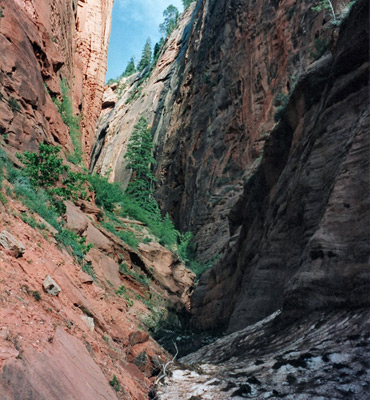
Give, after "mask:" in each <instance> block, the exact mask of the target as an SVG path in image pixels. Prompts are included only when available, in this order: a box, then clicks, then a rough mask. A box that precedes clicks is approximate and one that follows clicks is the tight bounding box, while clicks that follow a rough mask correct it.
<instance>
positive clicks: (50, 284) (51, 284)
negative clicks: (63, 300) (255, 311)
mask: <svg viewBox="0 0 370 400" xmlns="http://www.w3.org/2000/svg"><path fill="white" fill-rule="evenodd" d="M42 287H43V288H44V290H45V292H46V293H48V294H50V295H51V296H58V294H59V293H60V292H61V290H62V289H61V288H60V286H59V285H58V284H57V283H56V282H55V281H54V279H53V278H52V277H51V276H50V275H47V276H46V278H45V279H44V282H43V283H42Z"/></svg>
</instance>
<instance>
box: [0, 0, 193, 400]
mask: <svg viewBox="0 0 370 400" xmlns="http://www.w3.org/2000/svg"><path fill="white" fill-rule="evenodd" d="M112 3H113V0H108V1H94V0H84V1H83V0H81V1H80V0H79V1H39V0H31V1H29V0H27V1H23V0H16V1H13V0H3V1H1V2H0V10H1V13H0V48H1V52H0V134H1V137H0V399H1V400H19V399H26V398H27V399H35V400H36V399H37V400H40V399H45V400H52V399H55V400H57V399H58V400H59V399H61V398H63V399H86V400H91V399H127V400H128V399H135V400H138V399H139V400H140V399H145V398H147V393H148V392H149V391H150V387H151V385H152V381H153V380H154V379H155V378H153V376H155V375H156V374H158V373H159V372H160V370H161V368H162V364H163V363H164V362H166V360H167V359H168V357H169V356H168V354H167V353H166V352H165V351H164V350H163V348H161V347H160V346H159V345H158V344H157V343H155V342H154V340H152V339H151V338H150V337H149V335H148V333H147V331H148V329H149V328H153V327H154V326H155V325H156V324H157V323H158V321H159V320H160V319H161V318H162V317H163V318H166V316H167V315H168V311H167V310H168V309H171V310H176V311H179V312H181V311H182V310H185V309H186V308H188V307H189V305H190V299H189V295H190V293H191V290H192V286H193V280H194V274H193V273H191V272H190V271H189V270H187V269H186V268H185V267H184V265H183V264H182V263H181V262H180V261H179V260H178V258H177V257H176V256H175V255H174V254H173V253H171V252H170V251H169V250H168V249H166V248H164V247H163V246H161V245H159V244H158V243H157V242H156V241H155V238H154V237H152V236H151V234H150V232H148V231H147V229H146V227H145V226H143V224H142V223H140V222H138V221H134V220H129V219H127V218H126V219H122V218H118V219H116V220H115V222H114V224H113V225H114V228H116V229H117V231H119V232H122V231H123V232H126V233H128V234H131V235H132V234H134V235H136V237H137V238H140V240H139V242H140V243H139V244H138V246H137V247H135V246H134V247H135V248H133V247H130V246H128V245H127V244H126V243H125V242H124V241H123V240H122V239H120V237H119V236H120V235H119V234H118V233H117V234H112V233H111V232H109V231H107V230H106V229H104V227H103V225H102V218H103V212H102V211H101V210H100V209H98V208H97V207H96V205H95V204H94V202H93V195H92V194H91V193H89V197H88V199H86V200H78V201H77V200H75V201H74V202H67V203H65V205H66V212H65V214H64V215H63V218H64V219H62V218H59V219H58V224H59V226H60V227H62V226H63V230H68V232H69V234H71V232H73V233H75V234H76V235H77V236H75V238H77V239H78V240H82V241H86V244H87V245H89V246H92V249H89V247H88V248H86V249H85V250H86V251H87V250H89V251H88V252H87V254H86V255H85V256H83V255H81V254H80V255H79V256H76V254H75V256H74V257H72V255H71V254H73V251H72V248H71V246H70V245H68V244H67V245H66V244H64V245H61V242H63V240H61V238H60V237H58V235H59V234H61V233H63V231H62V230H59V232H58V231H57V230H56V229H55V228H54V227H53V226H51V225H50V224H49V223H47V222H46V221H45V220H44V219H42V218H41V217H40V216H39V215H38V213H37V207H34V208H33V211H32V209H31V208H30V207H28V206H26V205H24V204H27V201H24V199H25V197H22V194H19V192H17V193H16V189H15V187H16V186H17V185H18V186H19V185H20V186H21V187H22V188H21V189H20V190H21V191H22V190H23V193H24V192H25V191H27V190H29V186H27V185H29V184H28V183H27V182H26V181H25V179H24V177H21V176H20V175H19V172H18V173H16V175H17V176H18V178H16V179H15V181H16V182H15V181H14V179H10V177H9V176H10V175H11V174H12V173H15V170H14V167H13V166H12V167H10V165H12V164H13V163H15V164H16V165H18V166H19V165H20V161H19V160H18V159H17V158H16V157H15V153H17V152H20V153H21V152H23V151H25V150H29V151H35V150H37V148H38V144H39V143H48V144H52V145H61V147H62V151H63V153H68V152H70V151H72V150H73V145H72V140H71V137H70V132H69V129H68V127H67V126H66V125H65V124H64V122H63V120H62V117H61V115H60V114H59V112H58V108H57V106H56V104H55V102H54V101H53V99H52V97H58V98H59V99H61V85H60V81H61V79H65V80H66V82H68V85H69V87H70V88H71V89H70V95H71V98H72V102H73V105H74V108H75V111H76V112H77V113H79V112H82V114H83V116H84V118H83V120H82V121H81V125H82V142H83V144H84V146H83V151H84V155H85V156H86V158H89V152H90V146H91V145H92V137H93V135H94V134H95V123H96V120H97V117H98V114H99V113H100V108H101V100H102V94H103V91H102V88H103V83H104V78H105V76H104V75H105V68H106V53H107V45H108V36H109V31H110V18H111V15H110V13H111V8H112ZM11 168H12V169H11ZM11 171H13V172H11ZM73 171H78V167H77V166H73ZM13 178H14V177H13ZM22 184H24V185H25V186H22ZM20 200H22V201H24V204H21V202H20ZM39 202H40V208H43V207H45V206H46V203H47V200H46V198H45V196H40V197H39ZM64 232H65V233H66V232H67V231H64ZM77 239H76V240H77ZM144 239H146V240H145V243H144ZM64 243H66V242H64ZM81 243H82V242H81ZM67 249H68V251H67ZM77 261H78V262H77Z"/></svg>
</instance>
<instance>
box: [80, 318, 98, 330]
mask: <svg viewBox="0 0 370 400" xmlns="http://www.w3.org/2000/svg"><path fill="white" fill-rule="evenodd" d="M81 319H82V321H83V322H85V324H86V325H87V326H88V328H89V330H90V332H94V329H95V323H94V318H91V317H88V316H87V315H81Z"/></svg>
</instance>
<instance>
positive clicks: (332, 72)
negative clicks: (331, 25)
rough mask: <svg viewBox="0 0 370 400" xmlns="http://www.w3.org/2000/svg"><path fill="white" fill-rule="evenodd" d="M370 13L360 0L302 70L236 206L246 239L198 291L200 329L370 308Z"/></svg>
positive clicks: (236, 225)
mask: <svg viewBox="0 0 370 400" xmlns="http://www.w3.org/2000/svg"><path fill="white" fill-rule="evenodd" d="M368 14H369V4H368V2H367V1H359V2H357V3H356V4H355V6H354V8H353V11H352V13H351V15H350V17H349V18H348V19H346V20H345V21H344V22H343V24H342V26H341V31H340V34H339V38H338V41H337V43H336V45H335V47H334V48H333V49H332V53H329V54H327V55H326V56H324V57H323V58H321V59H320V60H318V61H316V62H315V63H313V64H312V65H311V66H310V67H309V68H308V69H307V71H306V72H305V73H304V74H302V76H301V77H300V79H299V81H298V83H297V86H296V87H295V90H294V92H293V93H292V96H291V98H290V101H289V104H288V106H287V109H286V112H285V114H284V116H283V118H282V120H281V121H280V122H279V124H278V125H277V126H276V127H275V128H274V130H273V131H272V133H271V135H270V138H269V139H268V140H267V142H266V145H265V148H264V154H263V158H262V162H261V165H260V166H259V168H258V169H257V172H256V173H255V174H254V176H253V177H252V178H251V179H250V180H249V181H248V182H247V183H246V184H245V186H244V194H243V197H242V198H241V199H240V200H239V201H238V203H237V204H236V205H235V206H234V208H233V209H232V212H231V213H230V218H229V222H230V229H231V232H232V233H233V232H239V231H240V234H239V235H238V239H237V241H236V243H235V245H231V246H230V247H229V250H228V252H227V255H226V256H225V257H224V258H223V259H222V260H221V261H220V262H219V263H218V265H217V266H215V268H213V269H212V270H210V271H208V273H206V274H205V275H204V276H203V277H202V279H201V283H200V285H199V286H198V288H197V290H196V291H195V294H194V296H193V315H194V316H193V322H194V323H195V325H196V326H199V325H201V326H203V327H204V328H215V327H217V326H222V325H224V326H226V327H227V328H228V330H229V331H235V330H238V329H241V328H243V327H245V326H246V325H248V324H251V323H254V322H256V321H258V320H260V319H261V318H264V317H265V316H267V315H269V314H271V313H272V312H274V311H276V310H277V309H278V308H281V307H283V308H284V310H285V311H291V312H294V313H298V314H299V315H302V314H306V313H307V312H310V311H312V310H315V309H326V310H328V309H329V310H331V309H335V308H337V307H339V308H340V307H345V308H348V307H353V306H354V307H356V306H362V305H368V303H369V296H368V293H369V287H370V270H369V264H368V262H369V255H370V252H369V230H368V221H369V151H370V149H369V137H368V134H369V126H370V107H369V97H368V96H369V86H368V79H369V24H368ZM226 293H227V295H225V294H226ZM230 316H231V317H230Z"/></svg>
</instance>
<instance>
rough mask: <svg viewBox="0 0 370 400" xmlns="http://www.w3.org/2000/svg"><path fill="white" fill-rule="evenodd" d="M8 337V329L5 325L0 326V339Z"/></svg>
mask: <svg viewBox="0 0 370 400" xmlns="http://www.w3.org/2000/svg"><path fill="white" fill-rule="evenodd" d="M9 337H10V331H9V329H8V328H7V327H6V326H4V327H2V328H0V339H4V340H7V339H9Z"/></svg>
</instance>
